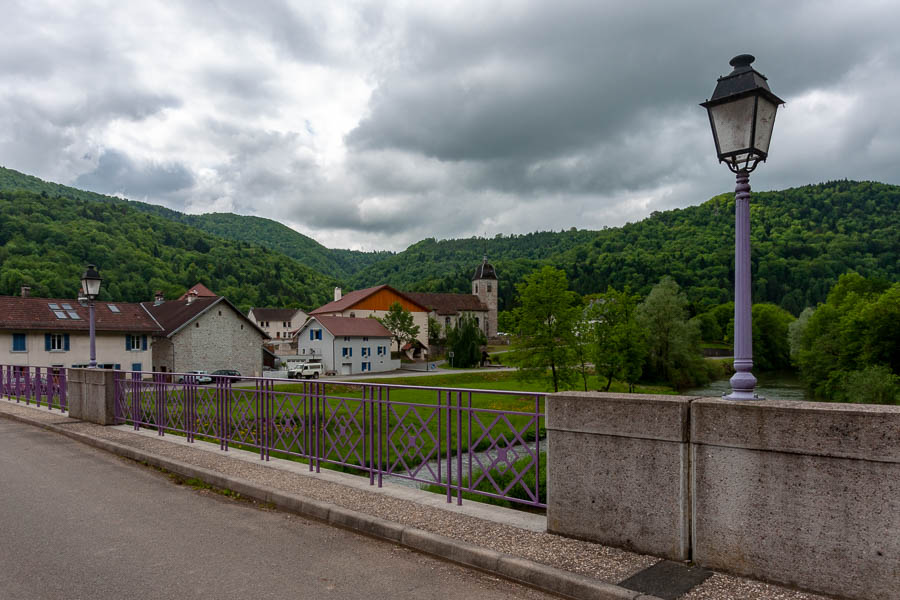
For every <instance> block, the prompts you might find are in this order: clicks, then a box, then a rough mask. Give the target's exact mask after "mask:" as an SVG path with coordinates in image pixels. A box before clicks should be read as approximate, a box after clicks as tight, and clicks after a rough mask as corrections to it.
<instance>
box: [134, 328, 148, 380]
mask: <svg viewBox="0 0 900 600" xmlns="http://www.w3.org/2000/svg"><path fill="white" fill-rule="evenodd" d="M146 349H147V334H146V333H145V334H144V335H142V336H141V350H146ZM135 371H140V369H135Z"/></svg>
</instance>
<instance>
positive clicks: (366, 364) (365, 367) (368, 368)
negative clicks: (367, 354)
mask: <svg viewBox="0 0 900 600" xmlns="http://www.w3.org/2000/svg"><path fill="white" fill-rule="evenodd" d="M362 370H363V373H365V372H366V371H371V370H372V363H370V362H364V363H363V364H362Z"/></svg>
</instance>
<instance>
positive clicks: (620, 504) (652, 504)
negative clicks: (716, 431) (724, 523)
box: [547, 393, 691, 560]
mask: <svg viewBox="0 0 900 600" xmlns="http://www.w3.org/2000/svg"><path fill="white" fill-rule="evenodd" d="M690 401H691V399H690V398H684V397H676V396H639V395H613V394H590V393H588V394H585V393H565V394H555V395H553V396H551V397H549V398H548V401H547V431H548V436H549V457H550V460H549V461H548V473H547V487H548V495H547V498H548V506H547V529H548V531H551V532H553V533H558V534H561V535H567V536H571V537H576V538H581V539H586V540H591V541H595V542H600V543H603V544H607V545H611V546H616V547H619V548H625V549H628V550H634V551H637V552H644V553H648V554H653V555H656V556H662V557H665V558H671V559H673V560H687V559H689V558H690V537H689V536H690V523H689V517H690V496H689V489H688V486H689V464H688V458H689V446H688V443H687V435H688V433H689V428H688V420H687V419H688V416H689V406H690Z"/></svg>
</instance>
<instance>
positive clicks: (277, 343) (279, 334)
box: [247, 307, 309, 356]
mask: <svg viewBox="0 0 900 600" xmlns="http://www.w3.org/2000/svg"><path fill="white" fill-rule="evenodd" d="M308 317H309V315H307V314H306V312H305V311H303V310H302V309H299V308H257V307H254V308H251V309H250V312H248V313H247V318H248V319H250V320H251V321H253V323H255V324H256V326H257V327H259V328H260V329H262V330H263V331H264V332H266V335H268V336H269V338H270V339H269V341H268V342H267V345H268V346H270V347H271V349H272V351H273V352H274V353H275V354H277V355H279V356H285V355H293V354H296V346H295V345H294V344H293V342H294V332H295V331H297V329H298V328H300V327H302V326H303V324H304V323H305V322H306V319H307V318H308Z"/></svg>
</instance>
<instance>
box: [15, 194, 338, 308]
mask: <svg viewBox="0 0 900 600" xmlns="http://www.w3.org/2000/svg"><path fill="white" fill-rule="evenodd" d="M87 263H95V264H96V265H97V266H98V267H99V268H100V272H101V275H102V276H103V278H104V285H103V291H102V292H101V294H102V296H101V297H103V298H107V299H111V300H118V301H131V302H135V301H142V300H151V299H152V298H153V292H154V291H155V290H163V291H164V292H165V293H166V297H168V298H172V297H176V296H178V295H180V294H182V293H183V292H184V291H185V290H186V289H187V288H188V287H189V286H191V285H193V284H195V283H197V282H202V283H203V284H205V285H206V286H208V287H209V288H210V289H212V290H213V291H215V292H216V293H218V294H222V295H224V296H226V297H228V299H229V300H231V301H232V302H234V303H235V304H237V305H238V306H239V307H240V308H242V309H248V308H249V307H250V306H273V305H274V306H285V307H302V308H306V309H309V308H313V307H315V306H319V305H320V304H322V303H323V302H325V301H326V300H328V299H329V298H330V297H331V293H332V287H333V285H334V284H335V283H336V281H335V280H334V279H332V278H330V277H326V276H325V275H322V274H320V273H318V272H316V271H313V270H312V269H310V268H308V267H306V266H304V265H302V264H300V263H299V262H297V261H295V260H293V259H290V258H287V257H285V256H284V255H281V254H278V253H276V252H273V251H271V250H268V249H266V248H263V247H261V246H258V245H255V244H248V243H246V242H237V241H232V240H225V239H222V238H219V237H216V236H214V235H211V234H208V233H206V232H203V231H200V230H199V229H196V228H194V227H190V226H188V225H184V224H182V223H178V222H175V221H172V220H169V219H166V218H163V217H161V216H157V215H154V214H150V213H148V212H142V211H139V210H136V209H135V208H134V206H133V204H132V203H129V202H125V201H122V200H117V199H110V200H109V201H105V202H97V201H96V200H93V199H83V198H72V197H69V196H65V195H63V196H57V197H51V196H50V195H49V194H48V193H46V192H44V193H35V192H29V191H14V192H9V191H0V294H3V295H13V294H17V293H18V292H19V288H20V286H21V285H23V284H27V285H30V286H31V287H32V294H33V295H35V296H45V297H48V296H49V297H75V296H76V295H77V293H78V288H79V285H80V277H81V273H82V271H83V270H84V267H85V265H86V264H87Z"/></svg>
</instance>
